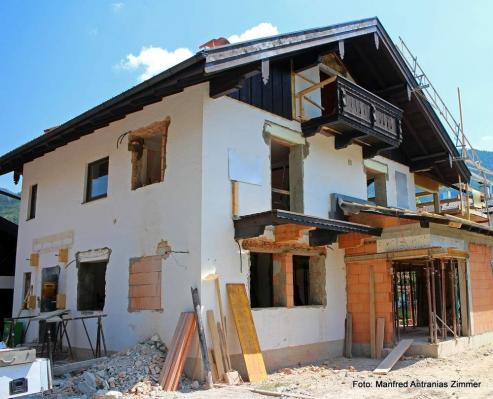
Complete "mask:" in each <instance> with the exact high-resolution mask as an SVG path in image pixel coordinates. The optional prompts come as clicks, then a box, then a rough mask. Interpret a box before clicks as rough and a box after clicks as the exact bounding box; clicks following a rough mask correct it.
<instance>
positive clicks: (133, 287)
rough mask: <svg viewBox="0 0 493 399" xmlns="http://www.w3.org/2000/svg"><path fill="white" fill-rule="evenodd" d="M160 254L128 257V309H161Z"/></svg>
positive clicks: (132, 310) (131, 310) (133, 310)
mask: <svg viewBox="0 0 493 399" xmlns="http://www.w3.org/2000/svg"><path fill="white" fill-rule="evenodd" d="M161 261H162V258H161V256H145V257H142V258H132V259H130V273H129V289H128V310H129V311H130V312H135V311H138V310H161V309H162V307H161V273H162V272H161Z"/></svg>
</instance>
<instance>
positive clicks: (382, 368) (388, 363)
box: [373, 339, 413, 374]
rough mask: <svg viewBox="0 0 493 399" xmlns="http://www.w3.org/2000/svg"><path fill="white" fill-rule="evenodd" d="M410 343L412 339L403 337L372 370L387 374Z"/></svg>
mask: <svg viewBox="0 0 493 399" xmlns="http://www.w3.org/2000/svg"><path fill="white" fill-rule="evenodd" d="M412 343H413V340H412V339H403V340H402V341H400V342H399V344H398V345H397V346H396V347H395V348H394V349H393V350H392V352H390V353H389V354H388V356H387V357H386V358H385V359H383V360H382V362H381V363H380V364H379V365H378V366H377V368H376V369H375V370H373V372H374V373H375V374H387V373H388V372H389V371H390V370H391V369H392V367H394V365H395V364H396V363H397V361H398V360H399V359H400V358H401V357H402V355H404V353H406V351H407V350H408V349H409V347H410V346H411V344H412Z"/></svg>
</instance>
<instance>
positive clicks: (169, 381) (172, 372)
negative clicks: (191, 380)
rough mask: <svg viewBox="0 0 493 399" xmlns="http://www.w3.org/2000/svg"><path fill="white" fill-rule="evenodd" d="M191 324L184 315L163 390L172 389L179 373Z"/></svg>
mask: <svg viewBox="0 0 493 399" xmlns="http://www.w3.org/2000/svg"><path fill="white" fill-rule="evenodd" d="M189 325H190V319H189V317H188V316H187V315H184V317H183V320H182V325H181V326H180V332H179V335H178V337H177V340H176V343H175V346H173V350H172V351H171V355H172V356H171V359H170V363H169V366H168V373H167V374H166V376H165V377H166V379H165V381H164V385H163V390H165V391H169V390H172V386H173V383H174V380H175V376H176V373H177V370H176V365H177V364H178V363H179V357H180V350H181V347H182V345H183V344H184V341H185V336H186V329H187V327H188V326H189Z"/></svg>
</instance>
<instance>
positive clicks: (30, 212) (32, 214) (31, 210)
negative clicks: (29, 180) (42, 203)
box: [26, 183, 38, 220]
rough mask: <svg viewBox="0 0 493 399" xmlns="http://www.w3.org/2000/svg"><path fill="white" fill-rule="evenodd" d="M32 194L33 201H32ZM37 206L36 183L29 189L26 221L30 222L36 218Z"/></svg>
mask: <svg viewBox="0 0 493 399" xmlns="http://www.w3.org/2000/svg"><path fill="white" fill-rule="evenodd" d="M33 192H34V201H33ZM37 206H38V183H36V184H32V185H31V186H30V187H29V202H28V207H27V219H26V220H32V219H35V218H36V209H37Z"/></svg>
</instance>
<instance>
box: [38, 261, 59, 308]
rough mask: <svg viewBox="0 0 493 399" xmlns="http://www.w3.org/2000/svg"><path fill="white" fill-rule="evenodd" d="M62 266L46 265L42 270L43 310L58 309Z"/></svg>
mask: <svg viewBox="0 0 493 399" xmlns="http://www.w3.org/2000/svg"><path fill="white" fill-rule="evenodd" d="M59 277H60V266H53V267H45V268H43V269H42V272H41V306H40V311H41V312H53V311H54V310H56V296H57V294H58V279H59Z"/></svg>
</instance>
